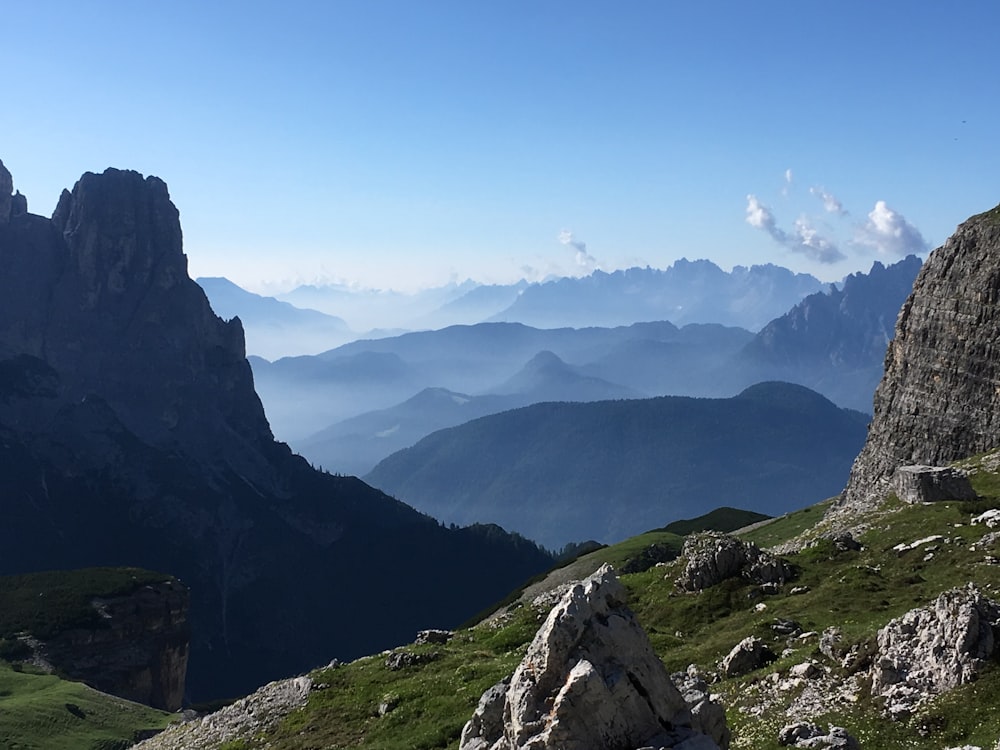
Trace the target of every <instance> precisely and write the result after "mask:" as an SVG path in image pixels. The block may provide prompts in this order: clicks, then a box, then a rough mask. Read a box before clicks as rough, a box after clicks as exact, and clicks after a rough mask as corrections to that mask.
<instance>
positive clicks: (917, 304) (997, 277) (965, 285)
mask: <svg viewBox="0 0 1000 750" xmlns="http://www.w3.org/2000/svg"><path fill="white" fill-rule="evenodd" d="M998 302H1000V207H998V208H994V209H993V210H992V211H988V212H986V213H983V214H979V215H978V216H974V217H972V218H971V219H969V220H968V221H966V222H965V223H963V224H962V225H961V226H959V227H958V229H957V230H956V231H955V233H954V234H953V235H952V236H951V237H950V238H949V239H948V241H947V242H945V244H944V245H943V246H941V247H939V248H938V249H937V250H935V251H934V252H933V253H932V254H931V256H930V258H928V260H927V262H926V263H925V264H924V267H923V269H922V270H921V272H920V274H919V275H918V277H917V280H916V282H915V284H914V287H913V292H912V293H911V294H910V296H909V298H908V299H907V300H906V302H905V303H904V305H903V309H902V311H901V312H900V315H899V319H898V321H897V323H896V333H895V338H894V340H893V342H892V344H891V345H890V347H889V350H888V352H887V354H886V359H885V374H884V376H883V378H882V381H881V383H880V384H879V386H878V390H877V391H876V393H875V413H874V418H873V419H872V422H871V426H870V427H869V430H868V439H867V442H866V443H865V447H864V449H863V450H862V452H861V454H860V455H859V456H858V458H857V460H856V461H855V463H854V467H853V469H852V471H851V478H850V482H849V484H848V486H847V490H846V491H845V493H844V496H843V500H842V504H841V507H844V506H847V507H850V508H854V509H860V510H863V509H865V508H867V507H871V506H872V505H873V504H876V503H877V502H878V501H879V500H880V499H881V498H882V497H883V496H884V495H885V493H886V492H887V489H888V487H889V481H890V479H891V477H892V474H893V473H894V471H895V470H896V468H897V467H899V466H903V465H908V464H930V465H938V464H941V463H946V462H949V461H953V460H956V459H959V458H963V457H965V456H968V455H971V454H974V453H979V452H982V451H986V450H989V449H991V448H994V447H996V446H997V444H998V442H1000V343H998V342H1000V305H998Z"/></svg>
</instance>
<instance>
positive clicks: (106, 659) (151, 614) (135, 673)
mask: <svg viewBox="0 0 1000 750" xmlns="http://www.w3.org/2000/svg"><path fill="white" fill-rule="evenodd" d="M189 600H190V596H189V593H188V590H187V589H186V588H185V587H184V586H183V585H181V584H180V583H178V582H177V581H164V582H162V583H158V584H148V585H144V586H141V587H140V588H138V589H136V590H135V591H132V592H130V593H127V594H123V595H121V596H112V597H103V598H95V599H94V600H93V601H92V602H91V606H93V608H94V609H95V610H96V611H97V613H98V614H99V616H100V625H99V626H95V627H86V628H82V627H74V628H70V629H68V630H64V631H62V632H60V633H58V634H57V635H55V636H54V637H52V638H48V639H47V640H45V641H41V642H38V641H33V645H34V651H35V653H34V660H35V661H36V663H39V664H41V665H45V666H48V667H50V668H51V669H53V670H54V671H57V672H59V673H60V674H63V675H66V676H67V677H69V678H70V679H73V680H80V681H82V682H86V683H87V684H88V685H90V686H91V687H94V688H97V689H98V690H101V691H103V692H105V693H110V694H111V695H117V696H119V697H121V698H127V699H129V700H132V701H136V702H138V703H145V704H146V705H149V706H154V707H155V708H162V709H165V710H167V711H176V710H177V709H178V708H180V707H181V704H182V701H183V699H184V677H185V675H186V673H187V661H188V650H189V642H190V638H191V628H190V625H189V623H188V610H189Z"/></svg>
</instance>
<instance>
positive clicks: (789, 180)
mask: <svg viewBox="0 0 1000 750" xmlns="http://www.w3.org/2000/svg"><path fill="white" fill-rule="evenodd" d="M785 182H786V183H787V184H789V185H791V184H792V170H791V168H788V169H786V170H785Z"/></svg>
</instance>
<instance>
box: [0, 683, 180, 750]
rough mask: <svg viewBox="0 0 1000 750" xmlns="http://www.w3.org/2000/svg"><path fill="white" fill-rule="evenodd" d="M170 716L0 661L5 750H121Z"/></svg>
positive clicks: (0, 726)
mask: <svg viewBox="0 0 1000 750" xmlns="http://www.w3.org/2000/svg"><path fill="white" fill-rule="evenodd" d="M171 717H172V715H171V714H168V713H165V712H163V711H157V710H155V709H152V708H149V707H148V706H142V705H140V704H138V703H132V702H130V701H126V700H122V699H121V698H114V697H112V696H110V695H105V694H104V693H99V692H98V691H96V690H92V689H91V688H89V687H87V686H86V685H84V684H82V683H79V682H70V681H68V680H61V679H59V678H58V677H56V676H54V675H40V674H28V673H26V672H19V671H14V670H13V669H12V668H11V667H10V665H8V664H4V663H0V747H3V748H6V750H117V749H118V748H124V747H127V746H128V745H129V744H130V741H131V740H132V739H134V738H135V737H136V733H137V732H138V731H140V730H143V729H156V728H160V727H163V726H166V724H167V722H168V721H169V720H170V719H171Z"/></svg>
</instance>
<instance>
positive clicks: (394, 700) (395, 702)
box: [378, 693, 401, 716]
mask: <svg viewBox="0 0 1000 750" xmlns="http://www.w3.org/2000/svg"><path fill="white" fill-rule="evenodd" d="M400 700H401V699H400V697H399V695H398V694H397V693H386V694H385V695H383V696H382V700H381V701H379V704H378V715H379V716H385V715H386V714H387V713H391V712H392V711H394V710H395V709H396V708H397V707H398V706H399V702H400Z"/></svg>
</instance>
